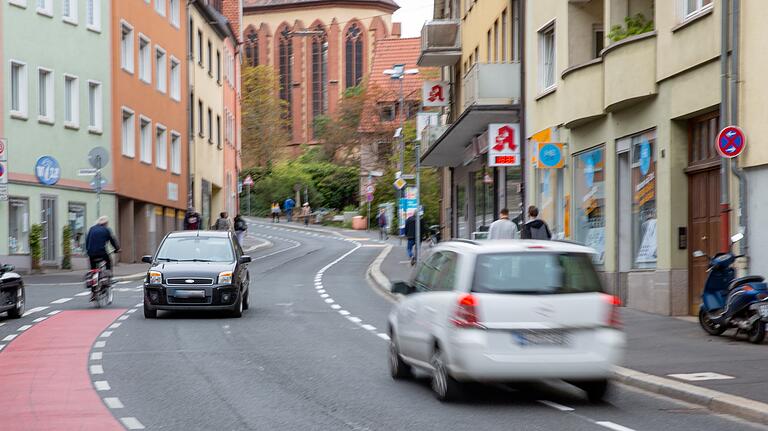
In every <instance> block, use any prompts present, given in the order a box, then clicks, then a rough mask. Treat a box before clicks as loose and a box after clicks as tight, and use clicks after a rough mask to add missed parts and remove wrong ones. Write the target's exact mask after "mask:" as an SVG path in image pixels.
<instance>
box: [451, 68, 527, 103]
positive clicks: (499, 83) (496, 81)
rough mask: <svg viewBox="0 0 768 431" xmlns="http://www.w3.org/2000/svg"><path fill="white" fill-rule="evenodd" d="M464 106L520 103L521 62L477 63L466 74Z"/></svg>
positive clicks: (464, 80)
mask: <svg viewBox="0 0 768 431" xmlns="http://www.w3.org/2000/svg"><path fill="white" fill-rule="evenodd" d="M462 83H463V93H464V104H463V108H464V109H467V108H469V107H470V106H472V105H514V104H519V103H520V63H494V64H490V63H487V64H486V63H477V64H475V65H474V66H472V68H471V69H469V71H468V72H467V74H466V75H464V79H463V81H462Z"/></svg>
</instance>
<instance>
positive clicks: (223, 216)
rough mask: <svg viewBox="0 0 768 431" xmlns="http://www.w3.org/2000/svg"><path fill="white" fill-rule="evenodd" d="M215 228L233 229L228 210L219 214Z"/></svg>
mask: <svg viewBox="0 0 768 431" xmlns="http://www.w3.org/2000/svg"><path fill="white" fill-rule="evenodd" d="M213 230H232V223H230V221H229V215H228V214H227V212H226V211H224V212H222V213H220V214H219V218H218V220H216V223H214V224H213Z"/></svg>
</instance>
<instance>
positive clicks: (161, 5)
mask: <svg viewBox="0 0 768 431" xmlns="http://www.w3.org/2000/svg"><path fill="white" fill-rule="evenodd" d="M155 11H156V12H157V13H158V14H160V16H165V0H155Z"/></svg>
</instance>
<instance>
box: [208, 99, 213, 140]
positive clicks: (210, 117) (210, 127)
mask: <svg viewBox="0 0 768 431" xmlns="http://www.w3.org/2000/svg"><path fill="white" fill-rule="evenodd" d="M208 143H209V144H213V111H211V108H208Z"/></svg>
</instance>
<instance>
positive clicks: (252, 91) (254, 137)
mask: <svg viewBox="0 0 768 431" xmlns="http://www.w3.org/2000/svg"><path fill="white" fill-rule="evenodd" d="M278 92H279V81H278V79H277V75H276V73H275V71H274V69H273V68H271V67H269V66H256V67H245V68H243V73H242V102H241V106H242V110H243V118H242V144H243V150H242V151H243V153H242V161H243V166H244V167H254V166H266V165H267V164H269V163H270V162H272V161H274V160H276V159H278V158H279V156H280V155H279V151H280V149H281V148H282V147H283V146H284V145H285V143H286V142H288V141H289V140H290V135H289V133H288V128H289V127H290V122H289V121H288V120H287V115H286V114H287V112H286V111H287V104H286V103H285V101H283V100H280V98H279V97H278Z"/></svg>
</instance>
